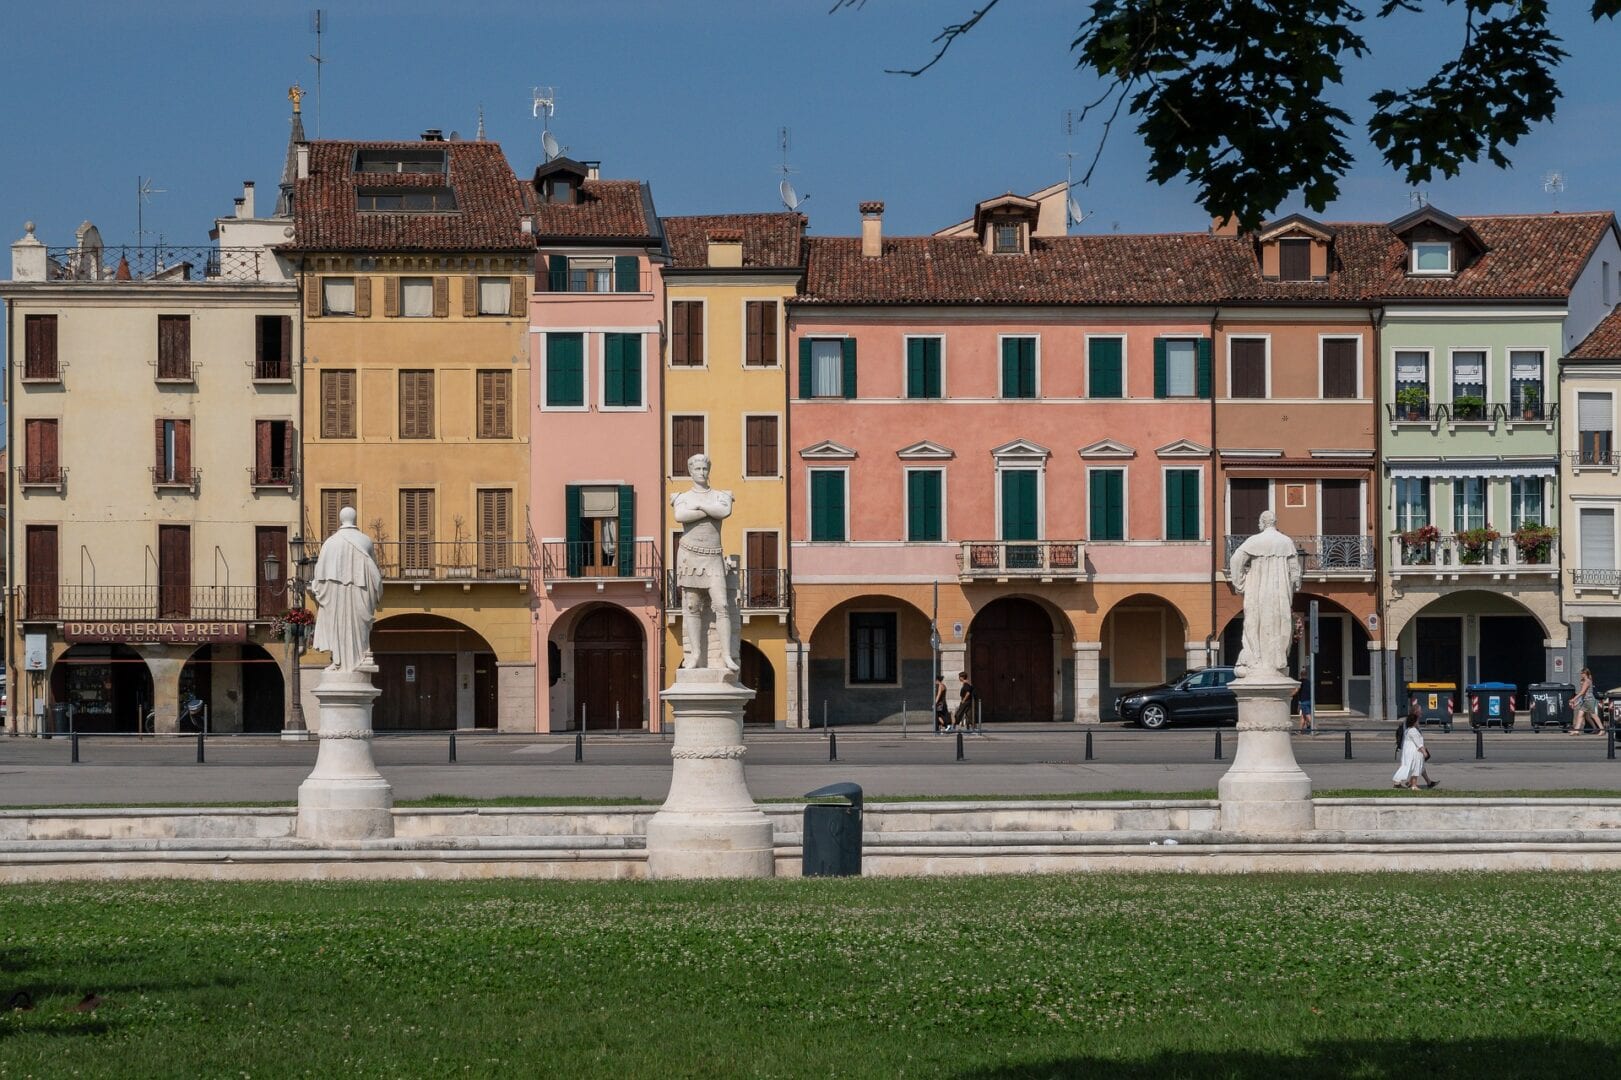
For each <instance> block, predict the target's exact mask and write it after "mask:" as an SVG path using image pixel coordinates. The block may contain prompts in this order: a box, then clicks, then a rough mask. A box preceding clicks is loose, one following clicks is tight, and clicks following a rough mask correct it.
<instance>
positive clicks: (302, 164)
mask: <svg viewBox="0 0 1621 1080" xmlns="http://www.w3.org/2000/svg"><path fill="white" fill-rule="evenodd" d="M293 152H294V153H295V154H297V155H298V178H299V179H300V180H308V179H309V178H310V144H309V143H307V142H301V143H299V144H298V145H297V146H296V147H294V148H293Z"/></svg>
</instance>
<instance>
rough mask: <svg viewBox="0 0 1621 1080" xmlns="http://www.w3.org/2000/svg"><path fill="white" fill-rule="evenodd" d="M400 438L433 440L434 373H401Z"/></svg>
mask: <svg viewBox="0 0 1621 1080" xmlns="http://www.w3.org/2000/svg"><path fill="white" fill-rule="evenodd" d="M400 438H402V439H431V438H433V372H431V371H401V372H400Z"/></svg>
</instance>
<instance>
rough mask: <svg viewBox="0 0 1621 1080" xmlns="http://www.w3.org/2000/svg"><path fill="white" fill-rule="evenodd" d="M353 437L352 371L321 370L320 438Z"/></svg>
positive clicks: (353, 375)
mask: <svg viewBox="0 0 1621 1080" xmlns="http://www.w3.org/2000/svg"><path fill="white" fill-rule="evenodd" d="M354 437H355V373H354V371H353V370H352V369H351V370H348V371H323V372H321V438H323V439H352V438H354Z"/></svg>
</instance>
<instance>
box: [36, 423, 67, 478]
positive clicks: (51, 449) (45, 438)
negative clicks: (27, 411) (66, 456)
mask: <svg viewBox="0 0 1621 1080" xmlns="http://www.w3.org/2000/svg"><path fill="white" fill-rule="evenodd" d="M39 427H40V431H39V461H40V464H41V465H42V466H43V467H44V468H45V470H46V475H47V476H48V477H52V478H54V477H56V476H57V475H58V473H59V472H60V471H61V468H62V459H61V457H60V454H61V452H62V451H61V422H60V421H58V420H41V421H40V422H39Z"/></svg>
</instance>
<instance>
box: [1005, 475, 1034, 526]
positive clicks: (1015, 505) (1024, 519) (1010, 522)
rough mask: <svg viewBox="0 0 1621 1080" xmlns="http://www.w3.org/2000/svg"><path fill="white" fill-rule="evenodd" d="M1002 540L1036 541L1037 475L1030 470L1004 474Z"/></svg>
mask: <svg viewBox="0 0 1621 1080" xmlns="http://www.w3.org/2000/svg"><path fill="white" fill-rule="evenodd" d="M1002 539H1003V540H1034V539H1036V474H1035V472H1034V471H1033V470H1030V469H1007V470H1004V471H1003V473H1002Z"/></svg>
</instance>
